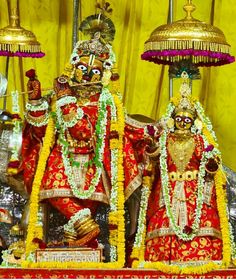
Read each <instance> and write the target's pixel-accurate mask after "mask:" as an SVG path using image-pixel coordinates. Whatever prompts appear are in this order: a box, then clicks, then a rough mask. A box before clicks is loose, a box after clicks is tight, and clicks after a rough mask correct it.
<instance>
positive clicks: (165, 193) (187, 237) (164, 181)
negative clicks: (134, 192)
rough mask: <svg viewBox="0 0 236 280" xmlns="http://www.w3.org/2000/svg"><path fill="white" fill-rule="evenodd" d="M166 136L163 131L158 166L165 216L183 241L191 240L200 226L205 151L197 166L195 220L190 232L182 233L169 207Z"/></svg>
mask: <svg viewBox="0 0 236 280" xmlns="http://www.w3.org/2000/svg"><path fill="white" fill-rule="evenodd" d="M167 138H168V133H167V132H166V131H164V132H163V133H162V135H161V137H160V141H159V143H160V151H161V153H160V168H161V184H162V190H163V197H164V201H165V206H166V213H167V217H168V218H169V221H170V224H171V227H172V228H173V230H174V232H175V234H176V235H177V236H178V237H179V238H180V239H182V240H184V241H189V240H192V239H193V238H194V237H195V236H196V234H197V231H198V229H199V226H200V218H201V214H202V205H203V189H204V177H205V165H206V158H207V156H206V155H205V154H206V153H205V152H203V155H202V158H201V162H200V166H199V175H198V182H197V185H198V188H197V190H198V191H197V201H196V209H195V215H194V216H195V220H194V222H193V224H192V226H191V228H192V229H193V231H192V233H190V234H187V233H184V232H183V230H182V229H181V228H180V226H178V224H177V219H176V217H175V214H174V213H173V212H172V209H171V202H170V194H169V184H170V183H169V176H168V167H167V149H166V147H167Z"/></svg>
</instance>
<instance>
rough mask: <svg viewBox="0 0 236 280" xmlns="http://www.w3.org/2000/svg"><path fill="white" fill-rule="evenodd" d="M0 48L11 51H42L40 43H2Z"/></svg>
mask: <svg viewBox="0 0 236 280" xmlns="http://www.w3.org/2000/svg"><path fill="white" fill-rule="evenodd" d="M0 50H2V51H9V52H17V51H19V52H28V53H38V52H40V51H41V49H40V44H37V45H36V44H35V45H29V44H25V45H19V44H11V43H1V44H0Z"/></svg>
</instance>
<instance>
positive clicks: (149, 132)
mask: <svg viewBox="0 0 236 280" xmlns="http://www.w3.org/2000/svg"><path fill="white" fill-rule="evenodd" d="M147 132H148V134H149V135H150V136H154V134H155V128H154V126H153V125H147Z"/></svg>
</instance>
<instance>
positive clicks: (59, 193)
mask: <svg viewBox="0 0 236 280" xmlns="http://www.w3.org/2000/svg"><path fill="white" fill-rule="evenodd" d="M53 197H74V195H73V193H72V191H71V190H69V189H50V190H41V191H40V193H39V200H40V201H41V200H44V199H48V198H53ZM89 199H90V200H96V201H101V202H103V203H106V204H108V203H109V201H108V198H107V196H106V195H105V194H103V193H97V192H95V193H93V194H92V195H91V197H90V198H89Z"/></svg>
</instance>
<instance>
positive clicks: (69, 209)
mask: <svg viewBox="0 0 236 280" xmlns="http://www.w3.org/2000/svg"><path fill="white" fill-rule="evenodd" d="M98 98H99V94H95V95H93V96H91V97H90V100H89V101H90V102H88V103H87V104H86V105H85V106H83V105H80V108H81V109H82V110H83V112H84V115H83V117H82V118H81V119H79V120H78V121H77V123H76V124H75V125H74V126H73V127H71V128H68V132H69V133H67V136H68V135H69V138H70V139H69V138H68V142H69V143H70V141H71V145H70V146H71V151H72V155H73V156H74V157H75V158H77V160H78V159H79V158H83V159H84V160H85V161H88V160H91V159H92V158H93V157H94V144H96V143H93V141H92V138H93V139H95V129H96V123H97V118H98ZM77 106H78V105H77V104H75V103H70V104H68V105H64V106H63V107H62V113H63V117H66V116H67V115H68V116H69V115H70V113H73V112H76V110H77ZM107 109H108V117H107V128H106V138H105V148H104V154H103V172H102V176H101V178H100V180H99V183H98V184H97V186H96V189H95V191H94V192H93V193H92V195H91V197H89V198H88V199H86V200H82V199H78V198H75V197H74V195H73V192H72V190H71V186H70V184H69V182H68V180H67V175H66V174H65V168H64V164H63V159H62V153H61V145H60V143H59V141H58V135H56V139H55V144H54V146H53V149H52V151H51V153H50V155H49V158H48V162H47V166H46V169H45V173H44V176H43V180H42V184H41V189H40V200H45V199H49V201H50V202H51V204H53V205H54V206H55V207H56V208H57V209H58V210H59V211H61V212H62V213H63V214H64V215H65V216H66V217H67V218H68V219H69V218H70V217H71V216H72V215H73V214H75V213H76V212H77V211H78V210H80V209H82V208H84V207H89V208H90V209H91V210H92V212H93V211H95V210H96V206H97V202H103V203H106V204H109V200H110V191H111V181H110V178H111V150H110V147H109V140H110V110H109V108H107ZM30 114H32V115H34V116H37V115H40V114H41V112H30ZM40 133H41V135H39V134H40ZM44 133H45V127H41V128H40V127H39V128H38V127H34V126H32V125H29V124H27V125H26V127H25V132H24V140H23V149H22V155H23V165H22V166H23V168H22V169H24V180H25V183H26V185H27V187H28V190H29V191H31V185H32V181H33V177H34V174H35V171H36V166H37V161H38V155H39V152H40V148H41V145H42V137H43V136H44ZM143 135H144V128H143V127H135V126H133V125H131V124H127V125H126V128H125V135H124V173H125V196H126V198H128V197H129V196H130V195H131V194H132V193H133V191H135V189H137V188H138V187H139V186H140V185H141V174H140V170H139V168H138V165H139V163H140V162H141V161H142V160H143V159H142V150H143V149H144V142H143ZM94 141H95V142H96V139H95V140H94ZM73 145H74V147H72V146H73ZM136 148H137V149H138V151H135V149H136ZM75 169H76V168H75ZM95 169H96V167H95V165H94V164H93V165H92V166H89V167H88V168H87V167H84V168H83V169H82V168H77V171H75V173H74V174H75V176H76V182H77V183H78V184H80V189H81V190H82V189H84V190H87V189H88V188H89V186H90V182H91V180H92V178H93V175H94V172H95ZM59 198H60V199H59ZM78 205H79V207H78Z"/></svg>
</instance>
